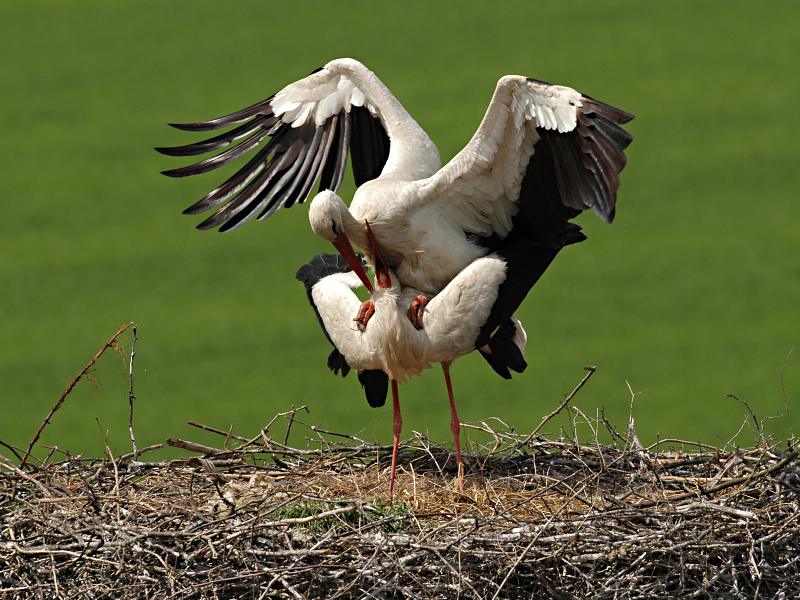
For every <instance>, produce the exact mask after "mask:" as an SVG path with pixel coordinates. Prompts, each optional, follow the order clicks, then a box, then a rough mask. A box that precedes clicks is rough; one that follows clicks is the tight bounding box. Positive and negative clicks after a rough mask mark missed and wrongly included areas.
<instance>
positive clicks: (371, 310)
mask: <svg viewBox="0 0 800 600" xmlns="http://www.w3.org/2000/svg"><path fill="white" fill-rule="evenodd" d="M374 314H375V303H374V302H373V301H372V300H364V302H362V303H361V306H360V307H359V308H358V312H357V313H356V316H355V318H354V319H353V321H355V322H356V324H357V325H358V329H359V330H360V331H364V330H365V329H366V328H367V323H368V322H369V320H370V319H371V318H372V315H374Z"/></svg>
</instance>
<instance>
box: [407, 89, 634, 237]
mask: <svg viewBox="0 0 800 600" xmlns="http://www.w3.org/2000/svg"><path fill="white" fill-rule="evenodd" d="M631 119H633V115H631V114H629V113H626V112H624V111H622V110H619V109H617V108H614V107H612V106H609V105H608V104H604V103H602V102H598V101H596V100H594V99H592V98H590V97H589V96H585V95H583V94H581V93H580V92H577V91H575V90H573V89H572V88H568V87H564V86H559V85H551V84H549V83H545V82H543V81H538V80H535V79H530V78H526V77H520V76H512V75H509V76H506V77H503V78H501V79H500V81H499V82H498V83H497V87H496V89H495V92H494V96H493V97H492V100H491V102H490V104H489V107H488V109H487V110H486V114H485V116H484V118H483V121H482V122H481V124H480V126H479V127H478V130H477V131H476V132H475V135H474V136H473V137H472V139H471V140H470V142H469V143H468V144H467V146H466V147H465V148H464V149H463V150H462V151H461V152H459V153H458V154H457V155H456V156H455V157H453V159H452V160H451V161H450V162H448V163H447V164H446V165H445V166H444V167H442V168H441V169H440V170H439V171H438V172H437V173H435V174H434V175H433V176H431V177H430V178H428V179H426V180H424V181H421V182H420V189H419V194H418V196H417V199H416V201H417V202H420V203H426V202H431V203H433V202H436V203H441V205H442V209H443V211H445V212H447V214H448V215H449V216H450V217H452V218H453V219H454V220H455V221H456V222H458V223H459V225H461V226H462V227H463V229H464V231H467V232H470V233H474V234H478V235H483V236H491V235H495V236H499V237H500V238H503V237H505V236H506V235H507V234H508V233H509V232H510V231H511V229H512V226H513V218H514V216H515V215H516V214H517V213H518V212H519V211H520V210H521V206H522V209H523V210H524V205H525V204H526V203H530V202H536V201H537V199H538V198H539V197H540V196H541V194H543V193H548V192H549V191H550V190H552V189H555V191H556V193H557V195H558V200H559V202H560V204H561V205H563V206H564V207H565V208H566V209H568V210H569V211H572V212H573V215H577V214H578V213H579V212H581V211H583V210H587V209H591V210H593V211H594V212H595V213H597V214H598V215H599V216H600V217H602V218H603V219H604V220H606V221H608V222H611V221H612V220H613V219H614V212H615V207H616V200H617V190H618V188H619V174H620V172H621V171H622V169H623V168H624V167H625V164H626V158H625V154H624V150H625V148H626V147H627V146H628V145H629V144H630V143H631V141H632V139H633V138H632V137H631V135H630V134H629V133H628V132H627V131H625V130H624V129H623V128H622V127H621V125H623V124H625V123H627V122H628V121H630V120H631ZM526 179H527V180H528V181H526ZM523 192H524V193H523Z"/></svg>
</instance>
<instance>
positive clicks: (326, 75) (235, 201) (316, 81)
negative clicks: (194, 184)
mask: <svg viewBox="0 0 800 600" xmlns="http://www.w3.org/2000/svg"><path fill="white" fill-rule="evenodd" d="M343 65H344V66H346V67H347V68H344V67H343ZM369 76H372V77H374V75H372V73H371V72H370V71H368V70H367V69H366V67H364V66H363V65H361V64H360V63H358V62H357V61H352V60H338V61H333V62H331V63H328V65H326V66H325V67H323V68H321V69H318V70H316V71H315V72H313V73H312V74H311V75H309V76H308V77H306V78H304V79H301V80H299V81H297V82H295V83H292V84H290V85H288V86H286V87H285V88H283V89H282V90H281V91H279V92H278V93H276V94H273V95H272V96H270V97H269V98H267V99H265V100H262V101H260V102H257V103H255V104H253V105H251V106H248V107H246V108H243V109H241V110H238V111H236V112H234V113H232V114H229V115H226V116H223V117H218V118H216V119H211V120H208V121H201V122H198V123H182V124H177V123H176V124H172V126H173V127H176V128H178V129H182V130H185V131H208V130H213V129H219V128H223V127H231V128H230V129H228V130H227V131H226V132H224V133H221V134H219V135H216V136H214V137H211V138H208V139H206V140H203V141H200V142H195V143H192V144H189V145H186V146H177V147H169V148H166V147H162V148H156V150H157V151H159V152H161V153H162V154H167V155H170V156H196V155H201V154H208V153H216V154H214V155H213V156H211V157H210V158H206V159H203V160H201V161H200V162H197V163H195V164H192V165H189V166H186V167H181V168H177V169H171V170H168V171H163V173H164V174H165V175H168V176H170V177H184V176H187V175H197V174H200V173H206V172H208V171H211V170H214V169H217V168H219V167H221V166H222V165H225V164H228V163H231V162H233V161H235V160H237V159H240V158H242V160H244V157H249V158H248V159H247V160H246V162H244V164H243V165H242V166H241V168H239V170H237V171H236V173H234V174H233V175H232V176H231V177H229V178H228V179H226V180H225V181H224V182H222V183H221V184H220V185H219V186H218V187H217V188H215V189H214V190H212V191H211V192H209V193H208V194H206V195H205V196H204V197H203V198H201V199H200V200H199V201H197V202H195V203H194V204H193V205H191V206H190V207H189V208H187V209H186V210H185V211H184V212H185V213H186V214H197V213H201V212H205V211H207V210H211V209H214V210H215V212H214V214H212V215H211V216H210V217H208V218H207V219H206V220H205V221H203V222H202V223H200V224H199V225H198V228H199V229H213V228H215V227H219V228H220V231H227V230H230V229H233V228H235V227H237V226H239V225H241V224H242V223H245V222H246V221H248V220H250V219H252V218H253V217H257V218H258V219H266V218H268V217H270V216H271V215H273V214H275V212H276V211H277V210H279V209H280V208H289V207H291V206H293V205H294V204H301V203H303V202H305V200H306V199H307V198H308V197H309V195H310V193H311V190H312V188H313V186H314V184H315V183H316V182H319V190H320V191H321V190H325V189H330V190H334V191H336V190H338V189H339V186H340V185H341V183H342V179H343V178H344V172H345V167H346V165H347V158H348V154H349V155H350V157H351V163H352V165H353V174H354V177H355V181H356V185H361V184H362V183H364V182H366V181H369V180H371V179H374V178H376V177H377V176H378V175H379V174H380V173H381V171H382V169H383V167H384V165H385V164H386V161H387V158H388V156H389V137H388V136H387V133H386V129H385V128H384V125H383V123H382V121H381V119H382V114H381V105H382V103H384V104H385V99H384V97H383V96H384V95H385V94H381V93H377V94H375V93H373V94H370V93H369V91H368V90H369V86H368V85H364V84H363V83H362V80H365V79H367V78H368V77H369ZM373 87H374V85H373ZM384 89H385V88H381V91H384ZM365 90H367V91H365Z"/></svg>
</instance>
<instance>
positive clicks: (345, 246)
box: [333, 233, 372, 293]
mask: <svg viewBox="0 0 800 600" xmlns="http://www.w3.org/2000/svg"><path fill="white" fill-rule="evenodd" d="M333 245H334V246H335V247H336V249H337V250H338V251H339V254H341V255H342V258H343V259H345V260H346V261H347V264H348V265H350V268H351V269H353V271H354V272H355V274H356V275H358V278H359V279H360V280H361V283H363V284H364V287H366V288H367V290H368V291H369V292H370V293H372V283H370V281H369V279H368V278H367V273H366V271H364V267H363V266H362V265H361V259H359V258H358V257H357V256H356V253H355V252H354V251H353V245H352V244H351V243H350V238H348V237H347V235H346V234H344V233H342V234H340V235H339V237H337V238H336V239H335V240H333Z"/></svg>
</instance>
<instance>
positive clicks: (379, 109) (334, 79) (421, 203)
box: [272, 59, 581, 294]
mask: <svg viewBox="0 0 800 600" xmlns="http://www.w3.org/2000/svg"><path fill="white" fill-rule="evenodd" d="M351 105H352V106H366V107H367V108H368V109H369V111H370V112H371V113H372V114H373V115H374V116H376V117H378V118H380V119H381V122H382V123H383V124H384V127H385V129H386V132H387V134H388V136H389V139H390V140H391V147H390V153H389V158H388V160H387V163H386V165H385V167H384V169H383V171H382V173H381V175H380V177H379V178H377V179H374V180H372V181H369V182H367V183H365V184H363V185H362V186H361V187H359V188H358V190H357V191H356V194H355V196H354V198H353V201H352V202H351V204H350V214H351V215H352V217H353V224H354V225H355V227H359V228H361V227H363V225H364V221H368V222H369V224H370V227H371V228H372V231H373V232H374V234H375V236H376V238H377V239H378V241H379V243H380V244H381V249H382V250H383V251H384V253H385V255H386V259H387V260H388V261H389V263H390V266H391V267H392V268H393V269H394V270H395V272H396V274H397V277H398V278H399V280H400V282H401V283H402V284H403V285H405V286H411V287H415V288H417V289H418V290H421V291H422V292H424V293H427V294H432V293H436V292H438V291H439V290H442V289H443V288H444V286H445V285H446V284H447V283H448V282H449V281H450V280H451V279H452V278H453V277H455V276H456V275H457V274H458V273H459V272H460V271H461V270H462V269H463V268H464V267H466V266H467V265H468V264H470V263H471V262H472V261H473V260H474V259H475V258H477V257H479V256H482V255H484V254H486V252H487V251H486V249H485V248H482V247H481V246H479V245H478V244H476V243H475V242H474V241H473V240H471V239H469V238H468V237H467V233H465V232H469V233H471V234H479V235H491V234H492V233H494V234H497V235H499V236H500V237H504V236H505V235H506V234H508V232H509V231H510V230H511V227H512V219H513V217H514V215H515V214H516V213H517V211H518V210H519V205H518V203H517V198H518V197H519V190H520V185H521V183H522V179H523V177H524V175H525V167H526V165H527V164H528V162H529V160H530V159H531V156H532V155H533V152H534V144H535V142H536V141H537V140H538V139H539V136H538V134H537V132H536V127H537V126H538V127H544V128H546V129H556V130H558V131H570V130H572V129H574V128H575V126H576V116H577V110H578V108H579V107H580V106H581V95H580V93H578V92H576V91H575V90H573V89H571V88H568V87H563V86H552V85H549V84H543V83H541V82H535V81H532V80H529V79H527V78H525V77H521V76H516V75H509V76H505V77H503V78H501V79H500V81H498V83H497V87H496V89H495V93H494V96H493V98H492V101H491V103H490V105H489V108H488V109H487V111H486V115H485V116H484V119H483V121H482V123H481V125H480V127H479V128H478V130H477V131H476V132H475V135H474V136H473V138H472V140H471V141H470V143H469V144H468V145H467V146H466V147H465V148H464V149H463V150H462V151H461V152H460V153H459V154H457V155H456V156H455V157H454V158H453V159H452V160H451V161H450V162H449V163H447V165H445V166H444V167H442V165H441V159H440V158H439V153H438V151H437V149H436V146H435V145H434V144H433V142H432V141H431V139H430V138H429V137H428V135H427V133H425V131H424V130H423V129H422V128H421V127H420V126H419V125H418V124H417V122H416V121H415V120H414V119H413V118H412V117H411V116H410V115H409V114H408V112H407V111H406V110H405V108H403V106H402V105H401V104H400V102H399V101H398V100H397V99H396V98H395V97H394V96H393V95H392V93H391V92H390V91H389V89H388V88H387V87H386V86H385V85H384V84H383V83H382V82H381V81H380V80H379V79H378V78H377V76H375V74H374V73H372V71H370V70H369V69H367V68H366V67H365V66H364V65H362V64H361V63H359V62H358V61H355V60H352V59H337V60H334V61H331V62H330V63H328V64H327V65H326V66H325V68H324V69H323V70H322V71H320V72H319V73H316V74H314V75H310V76H309V77H307V78H306V79H303V80H301V81H298V82H296V83H293V84H291V85H289V86H287V87H286V88H284V89H283V90H281V91H280V92H279V93H278V94H277V95H276V96H275V100H274V101H273V103H272V106H273V110H274V112H275V114H276V115H280V116H281V119H282V120H284V122H286V123H291V124H292V126H299V125H302V124H303V123H305V122H306V120H308V119H314V120H315V121H316V122H317V123H318V124H319V123H322V122H323V121H324V120H325V119H327V118H328V117H329V116H330V115H331V114H333V113H335V112H336V111H338V110H341V109H342V107H345V109H346V110H349V107H350V106H351ZM348 235H349V236H350V239H352V240H353V242H354V243H356V244H357V245H358V246H360V247H361V248H362V249H363V250H365V251H367V252H368V250H369V248H368V245H367V243H366V240H365V238H364V235H363V233H362V232H360V231H357V230H354V228H352V227H351V228H350V230H349V231H348Z"/></svg>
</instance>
